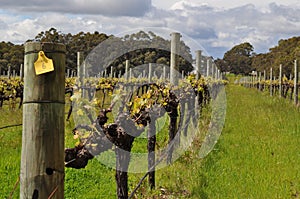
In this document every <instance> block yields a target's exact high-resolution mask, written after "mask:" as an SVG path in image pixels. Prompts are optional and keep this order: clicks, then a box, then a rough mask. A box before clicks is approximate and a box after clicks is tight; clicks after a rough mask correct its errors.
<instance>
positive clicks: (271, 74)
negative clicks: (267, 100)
mask: <svg viewBox="0 0 300 199" xmlns="http://www.w3.org/2000/svg"><path fill="white" fill-rule="evenodd" d="M272 83H273V69H272V67H271V69H270V95H271V96H272V95H273V88H272V87H273V85H272Z"/></svg>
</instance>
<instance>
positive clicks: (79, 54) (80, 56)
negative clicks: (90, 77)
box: [77, 52, 84, 86]
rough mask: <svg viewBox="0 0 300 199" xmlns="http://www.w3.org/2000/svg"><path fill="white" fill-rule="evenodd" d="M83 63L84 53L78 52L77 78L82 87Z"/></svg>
mask: <svg viewBox="0 0 300 199" xmlns="http://www.w3.org/2000/svg"><path fill="white" fill-rule="evenodd" d="M82 62H83V54H82V52H77V76H78V78H79V83H80V86H82V85H83V81H84V80H83V72H84V71H83V66H81V65H82Z"/></svg>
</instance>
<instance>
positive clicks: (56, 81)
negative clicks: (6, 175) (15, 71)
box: [20, 42, 66, 199]
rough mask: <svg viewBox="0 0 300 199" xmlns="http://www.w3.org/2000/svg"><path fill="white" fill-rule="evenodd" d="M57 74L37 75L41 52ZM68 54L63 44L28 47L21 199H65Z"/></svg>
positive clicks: (33, 43)
mask: <svg viewBox="0 0 300 199" xmlns="http://www.w3.org/2000/svg"><path fill="white" fill-rule="evenodd" d="M41 50H43V51H44V53H45V55H46V56H47V57H48V58H50V59H52V60H53V65H54V71H52V72H49V73H45V74H41V75H36V74H35V69H34V62H35V61H36V60H37V57H38V52H39V51H41ZM65 52H66V48H65V46H64V45H63V44H55V43H37V42H29V43H26V44H25V58H24V64H25V65H24V80H25V82H24V103H23V134H22V157H21V172H20V198H21V199H28V198H39V199H40V198H48V197H49V196H50V194H53V196H52V197H51V199H61V198H64V138H65V137H64V128H65V127H64V107H65V105H64V104H65Z"/></svg>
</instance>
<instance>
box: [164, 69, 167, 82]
mask: <svg viewBox="0 0 300 199" xmlns="http://www.w3.org/2000/svg"><path fill="white" fill-rule="evenodd" d="M166 77H167V68H166V66H164V68H163V80H165V79H166Z"/></svg>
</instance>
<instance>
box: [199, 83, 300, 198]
mask: <svg viewBox="0 0 300 199" xmlns="http://www.w3.org/2000/svg"><path fill="white" fill-rule="evenodd" d="M226 94H227V115H226V122H225V127H224V129H223V132H222V135H221V137H220V139H219V142H218V144H217V146H216V148H215V150H214V151H213V152H212V153H210V154H209V156H208V157H206V158H205V159H204V162H203V164H202V168H201V170H199V171H198V172H199V173H198V176H202V177H201V179H199V180H200V181H201V183H200V184H199V187H198V188H196V189H195V193H194V196H195V198H197V197H198V198H222V199H223V198H300V121H299V119H300V113H299V110H297V109H296V108H295V107H294V106H293V105H291V102H289V101H287V100H284V99H279V98H276V97H269V96H267V95H264V94H262V93H259V92H258V91H256V90H249V89H246V88H243V87H239V86H234V85H229V86H228V87H227V93H226Z"/></svg>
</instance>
